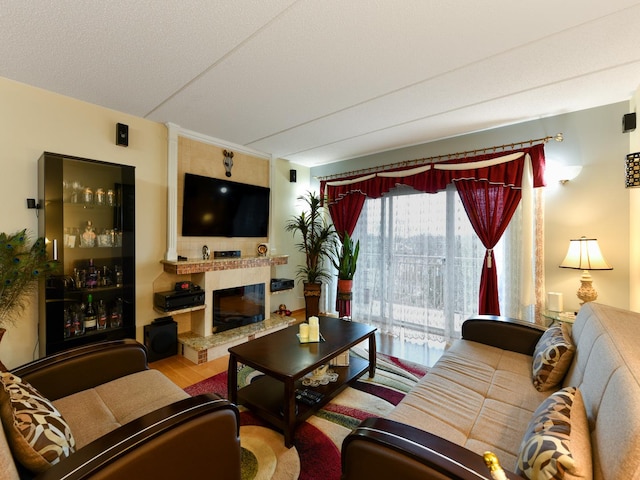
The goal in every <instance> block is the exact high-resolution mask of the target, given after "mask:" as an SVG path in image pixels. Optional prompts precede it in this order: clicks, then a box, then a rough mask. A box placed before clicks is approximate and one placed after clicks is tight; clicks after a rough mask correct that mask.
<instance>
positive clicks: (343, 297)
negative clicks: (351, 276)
mask: <svg viewBox="0 0 640 480" xmlns="http://www.w3.org/2000/svg"><path fill="white" fill-rule="evenodd" d="M352 289H353V280H342V279H340V278H339V279H338V295H337V296H336V310H338V316H339V317H340V318H344V317H351V298H352V293H351V291H352Z"/></svg>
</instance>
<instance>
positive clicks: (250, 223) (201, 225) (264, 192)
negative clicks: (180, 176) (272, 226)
mask: <svg viewBox="0 0 640 480" xmlns="http://www.w3.org/2000/svg"><path fill="white" fill-rule="evenodd" d="M270 193H271V191H270V189H269V188H267V187H260V186H257V185H249V184H246V183H238V182H231V181H229V180H222V179H218V178H211V177H203V176H202V175H195V174H192V173H185V175H184V197H183V205H182V235H183V236H185V237H266V236H267V235H268V229H269V196H270Z"/></svg>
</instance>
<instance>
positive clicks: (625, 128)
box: [622, 112, 636, 133]
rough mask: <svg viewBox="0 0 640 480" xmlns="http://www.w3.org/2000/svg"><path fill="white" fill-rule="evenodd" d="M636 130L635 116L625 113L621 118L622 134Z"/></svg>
mask: <svg viewBox="0 0 640 480" xmlns="http://www.w3.org/2000/svg"><path fill="white" fill-rule="evenodd" d="M635 129H636V114H635V112H633V113H626V114H625V115H623V117H622V133H628V132H633V131H634V130H635Z"/></svg>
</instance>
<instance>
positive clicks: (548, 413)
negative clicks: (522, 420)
mask: <svg viewBox="0 0 640 480" xmlns="http://www.w3.org/2000/svg"><path fill="white" fill-rule="evenodd" d="M515 472H516V473H517V474H518V475H521V476H523V477H525V478H528V479H529V480H533V479H540V478H546V479H558V480H562V479H591V478H592V474H591V472H592V468H591V444H590V441H589V427H588V422H587V416H586V412H585V408H584V403H583V401H582V395H581V394H580V390H578V389H576V388H574V387H566V388H563V389H562V390H560V391H558V392H556V393H554V394H552V395H550V396H549V397H548V398H547V399H546V400H544V401H543V402H542V404H541V405H540V406H539V407H538V409H537V410H536V411H535V413H534V414H533V417H532V418H531V421H530V422H529V425H528V427H527V431H526V433H525V435H524V438H523V439H522V444H521V446H520V454H519V456H518V459H517V462H516V468H515Z"/></svg>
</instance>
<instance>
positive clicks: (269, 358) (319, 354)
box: [228, 317, 376, 448]
mask: <svg viewBox="0 0 640 480" xmlns="http://www.w3.org/2000/svg"><path fill="white" fill-rule="evenodd" d="M375 331H376V329H375V328H374V327H371V326H369V325H365V324H363V323H358V322H348V321H345V320H340V319H338V318H331V317H320V333H321V334H322V336H323V337H324V340H325V341H324V342H319V343H306V344H301V343H300V341H299V340H298V337H297V335H296V334H297V333H298V325H293V326H291V327H287V328H285V329H284V330H280V331H278V332H275V333H272V334H270V335H265V336H264V337H261V338H257V339H255V340H251V341H249V342H247V343H243V344H242V345H238V346H235V347H231V348H230V349H229V354H230V355H229V372H228V374H229V378H228V394H229V400H230V401H231V402H233V403H235V404H241V405H244V406H245V407H247V408H249V409H250V410H251V411H252V412H253V413H255V414H256V415H257V416H259V417H260V418H262V419H263V420H265V421H267V422H269V423H270V424H271V425H273V426H275V427H276V428H279V429H281V430H282V431H283V433H284V444H285V445H286V446H287V448H289V447H291V446H292V445H293V433H294V430H295V428H296V425H297V424H298V423H302V422H304V421H305V420H306V419H307V418H309V417H310V416H311V415H313V413H314V412H316V411H317V410H319V409H320V408H321V407H322V406H323V405H325V404H326V403H327V402H328V401H329V400H331V399H332V398H333V397H335V396H336V395H337V394H338V393H340V392H341V391H342V390H344V388H346V387H347V385H349V384H350V383H351V382H354V381H356V380H357V379H358V378H360V377H361V376H362V375H363V374H364V373H365V372H366V371H367V370H368V371H369V377H373V376H374V375H375V373H376V337H375ZM367 339H368V340H369V360H368V361H367V360H364V359H362V358H360V357H356V356H353V355H352V356H351V357H350V359H349V366H348V367H338V366H334V367H331V368H332V369H333V370H335V372H336V373H338V374H339V378H338V381H337V382H331V383H329V384H328V385H321V386H319V387H313V390H314V391H317V392H320V393H322V394H323V395H324V397H323V399H322V401H321V402H320V403H318V404H316V405H313V406H308V405H306V404H304V403H301V402H296V399H295V391H296V389H298V388H311V387H303V386H302V377H304V376H305V375H306V374H308V373H309V372H311V371H312V370H314V369H315V368H318V367H320V366H321V365H326V364H328V363H329V361H330V360H331V359H332V358H334V357H335V356H337V355H338V354H340V353H342V352H345V351H346V350H348V349H349V348H351V347H353V346H355V345H357V344H359V343H360V342H362V341H364V340H367ZM238 363H242V364H244V365H248V366H250V367H253V368H255V369H256V370H259V371H260V372H262V373H264V376H262V377H260V378H258V379H257V380H255V381H254V382H252V383H251V384H250V385H247V386H245V387H242V388H240V389H238ZM296 405H297V407H298V409H297V410H298V411H297V413H296Z"/></svg>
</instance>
